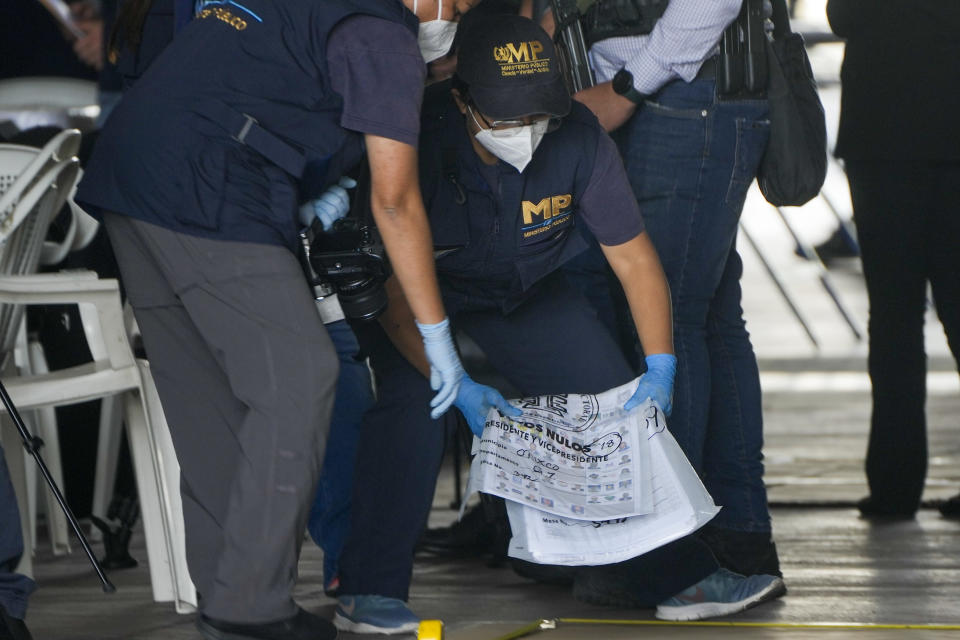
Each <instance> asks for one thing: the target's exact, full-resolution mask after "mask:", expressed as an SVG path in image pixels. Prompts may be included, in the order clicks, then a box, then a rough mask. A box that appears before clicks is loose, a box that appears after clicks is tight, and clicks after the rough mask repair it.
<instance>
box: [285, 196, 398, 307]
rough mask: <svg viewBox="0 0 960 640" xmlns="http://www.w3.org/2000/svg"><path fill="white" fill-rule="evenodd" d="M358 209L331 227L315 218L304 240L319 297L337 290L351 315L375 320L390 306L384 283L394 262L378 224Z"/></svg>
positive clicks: (338, 295)
mask: <svg viewBox="0 0 960 640" xmlns="http://www.w3.org/2000/svg"><path fill="white" fill-rule="evenodd" d="M357 209H358V208H357V207H354V208H353V210H352V211H351V213H350V215H348V216H347V217H345V218H341V219H340V220H337V221H336V222H334V223H333V227H332V228H331V229H330V230H329V231H324V230H323V226H322V225H321V224H320V222H319V221H318V220H314V221H313V223H312V224H311V225H310V227H308V228H307V229H306V230H305V231H304V232H303V233H302V234H301V241H302V242H303V249H304V254H305V257H306V259H307V275H308V278H309V279H310V280H311V284H312V285H313V287H314V293H315V295H316V296H317V298H318V299H319V298H321V297H323V296H327V295H331V294H333V293H336V294H337V298H338V299H339V301H340V307H341V308H342V309H343V315H344V316H346V317H347V318H348V319H350V320H373V319H374V318H376V317H377V316H379V315H380V314H381V313H383V311H384V309H386V308H387V292H386V290H385V289H384V287H383V283H384V282H385V281H386V279H387V277H388V276H389V275H390V265H389V262H388V261H387V258H386V251H385V250H384V247H383V242H382V241H381V239H380V235H379V233H378V232H377V228H376V226H374V224H373V223H372V221H371V222H367V221H365V220H361V219H358V218H357V217H356V216H355V215H354V214H355V212H356V211H357Z"/></svg>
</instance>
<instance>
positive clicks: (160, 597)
mask: <svg viewBox="0 0 960 640" xmlns="http://www.w3.org/2000/svg"><path fill="white" fill-rule="evenodd" d="M124 406H125V408H126V411H125V412H124V413H125V416H126V423H127V437H128V439H129V442H130V456H131V458H132V459H133V471H134V475H135V477H136V480H137V493H138V495H139V496H140V515H141V517H142V518H143V535H144V538H146V543H147V562H148V563H149V566H150V582H151V584H152V586H153V599H154V600H155V601H157V602H169V601H170V600H173V599H174V591H173V579H172V570H171V567H170V560H169V559H170V556H171V554H170V553H169V551H168V548H169V540H168V526H167V524H166V523H165V522H164V518H163V510H162V507H161V505H162V502H163V501H162V498H161V496H160V486H159V485H158V482H157V474H156V472H155V471H154V459H155V454H154V451H153V446H152V443H151V442H150V434H149V429H148V427H147V417H146V414H145V413H144V406H143V403H142V401H141V400H140V397H139V393H137V392H132V391H131V392H127V393H125V394H124Z"/></svg>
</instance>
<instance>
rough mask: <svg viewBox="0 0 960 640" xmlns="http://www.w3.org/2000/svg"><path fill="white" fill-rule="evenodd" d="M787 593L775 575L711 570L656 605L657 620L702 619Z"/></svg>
mask: <svg viewBox="0 0 960 640" xmlns="http://www.w3.org/2000/svg"><path fill="white" fill-rule="evenodd" d="M786 592H787V587H786V585H784V583H783V580H782V579H780V578H778V577H776V576H768V575H755V576H742V575H740V574H739V573H733V572H732V571H727V570H726V569H718V570H717V571H715V572H714V573H711V574H710V575H709V576H707V577H706V578H704V579H703V580H701V581H700V582H698V583H696V584H695V585H693V586H692V587H688V588H687V589H685V590H684V591H681V592H680V593H678V594H677V595H675V596H673V597H672V598H669V599H667V600H664V601H663V602H661V603H660V604H659V605H657V617H658V618H660V619H661V620H675V621H679V620H702V619H703V618H716V617H718V616H728V615H730V614H731V613H737V612H738V611H743V610H745V609H749V608H750V607H753V606H755V605H758V604H760V603H761V602H766V601H768V600H773V599H774V598H779V597H780V596H782V595H783V594H785V593H786Z"/></svg>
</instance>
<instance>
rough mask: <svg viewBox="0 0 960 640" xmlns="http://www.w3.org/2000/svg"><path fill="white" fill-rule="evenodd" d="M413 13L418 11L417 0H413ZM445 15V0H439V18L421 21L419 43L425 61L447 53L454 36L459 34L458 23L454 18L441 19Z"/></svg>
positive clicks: (430, 60)
mask: <svg viewBox="0 0 960 640" xmlns="http://www.w3.org/2000/svg"><path fill="white" fill-rule="evenodd" d="M413 13H415V14H416V13H417V0H413ZM441 15H443V0H438V1H437V19H436V20H430V21H428V22H421V23H420V29H419V31H418V32H417V44H418V45H420V55H422V56H423V61H424V62H433V61H434V60H437V59H439V58H442V57H443V56H445V55H447V52H449V51H450V47H451V46H452V45H453V37H454V36H455V35H457V23H456V22H453V21H452V20H441V19H440V16H441Z"/></svg>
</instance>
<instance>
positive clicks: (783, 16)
mask: <svg viewBox="0 0 960 640" xmlns="http://www.w3.org/2000/svg"><path fill="white" fill-rule="evenodd" d="M771 3H772V4H773V16H772V20H773V39H774V40H783V39H784V38H785V37H787V36H788V35H790V34H791V33H793V31H792V30H791V29H790V10H789V9H787V0H771Z"/></svg>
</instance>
